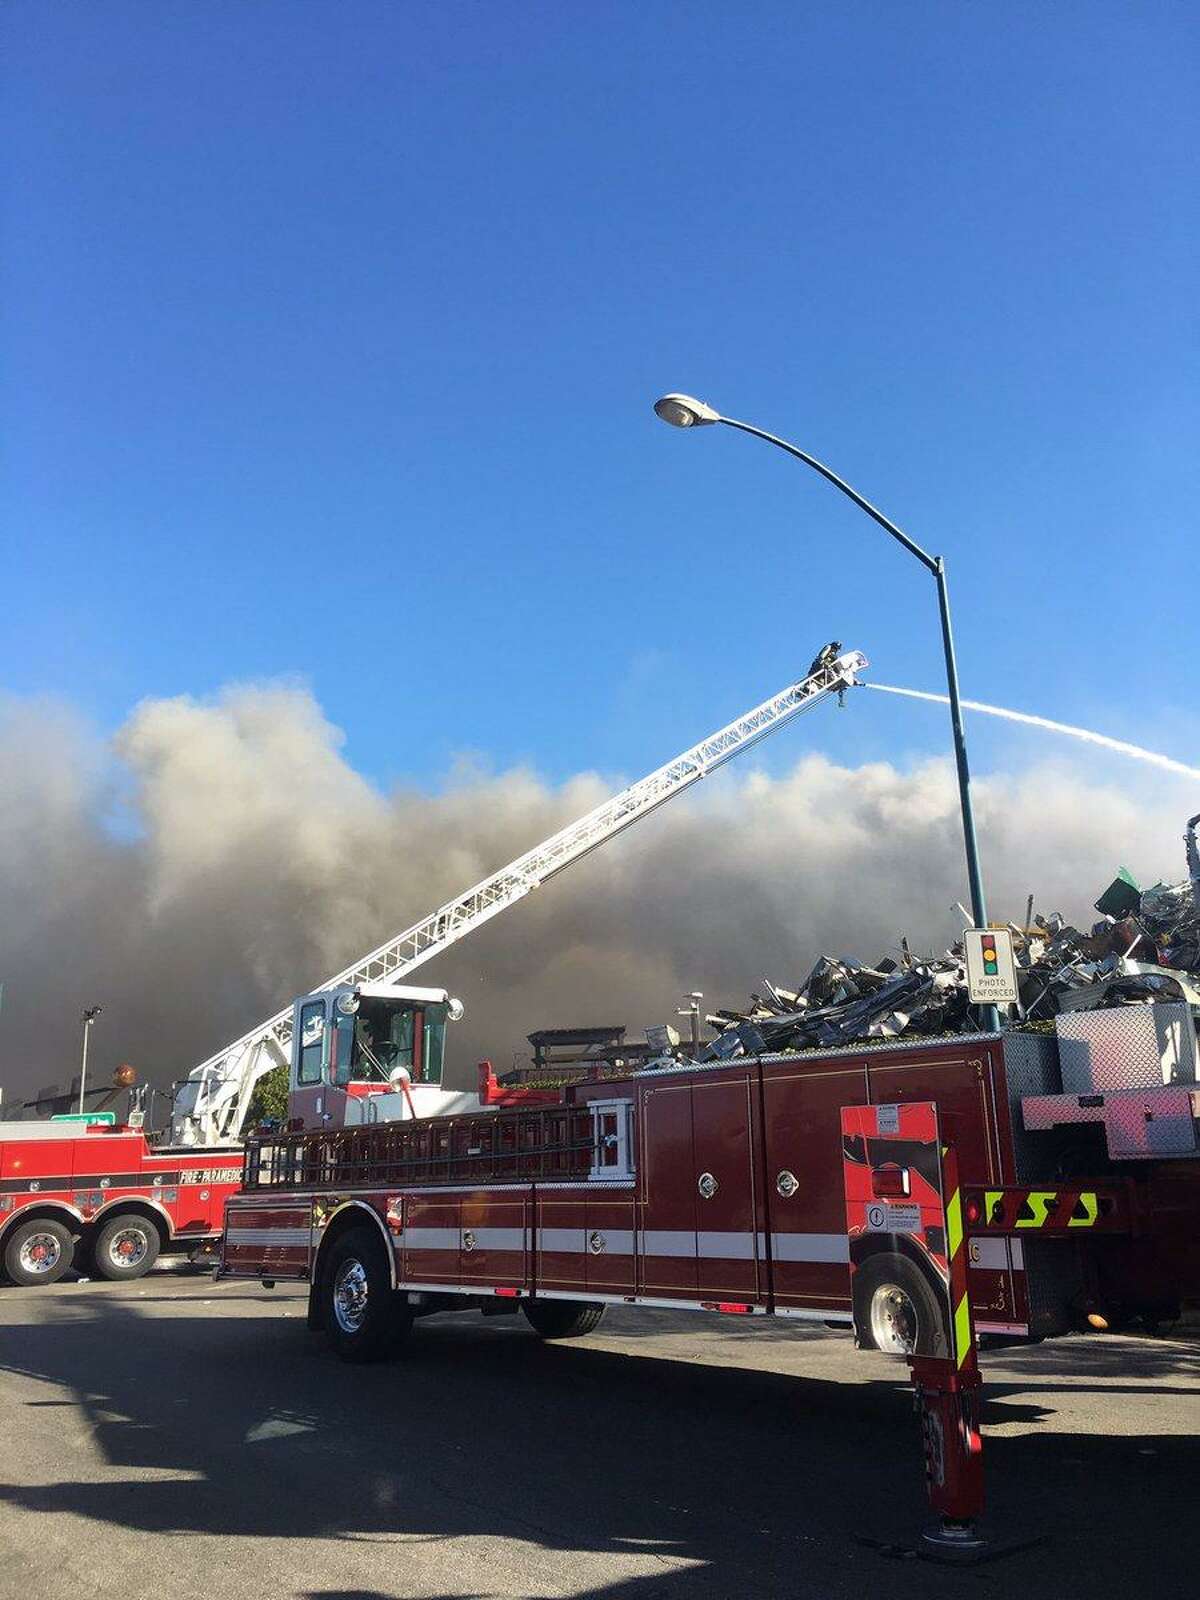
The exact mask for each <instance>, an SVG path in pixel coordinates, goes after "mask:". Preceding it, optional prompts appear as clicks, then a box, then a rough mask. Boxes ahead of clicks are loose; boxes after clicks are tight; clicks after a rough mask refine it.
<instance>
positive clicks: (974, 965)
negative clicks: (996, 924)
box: [963, 928, 1019, 1006]
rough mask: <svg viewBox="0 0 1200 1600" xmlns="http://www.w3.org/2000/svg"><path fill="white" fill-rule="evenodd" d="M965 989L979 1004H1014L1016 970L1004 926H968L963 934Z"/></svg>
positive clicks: (1015, 996) (1009, 934)
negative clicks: (965, 973) (965, 968)
mask: <svg viewBox="0 0 1200 1600" xmlns="http://www.w3.org/2000/svg"><path fill="white" fill-rule="evenodd" d="M963 949H964V951H965V954H966V958H967V992H968V994H969V995H970V998H971V999H972V1000H973V1001H975V1002H976V1003H977V1004H981V1005H993V1006H1003V1005H1015V1003H1016V1001H1017V1000H1018V998H1019V996H1018V993H1017V970H1016V965H1015V963H1014V961H1013V943H1012V934H1011V933H1010V932H1009V931H1008V929H1007V928H968V929H967V930H966V932H965V933H964V934H963Z"/></svg>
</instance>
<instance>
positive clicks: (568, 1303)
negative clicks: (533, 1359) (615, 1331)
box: [521, 1300, 604, 1339]
mask: <svg viewBox="0 0 1200 1600" xmlns="http://www.w3.org/2000/svg"><path fill="white" fill-rule="evenodd" d="M521 1310H522V1311H523V1312H524V1313H525V1317H526V1320H527V1321H528V1323H529V1326H530V1327H531V1328H532V1329H533V1331H534V1333H536V1334H537V1336H538V1338H539V1339H581V1338H582V1337H583V1335H584V1334H585V1333H591V1332H592V1330H593V1329H594V1328H596V1327H597V1326H598V1325H599V1323H600V1319H601V1317H603V1315H604V1307H603V1306H602V1305H597V1304H596V1302H595V1301H593V1300H522V1302H521Z"/></svg>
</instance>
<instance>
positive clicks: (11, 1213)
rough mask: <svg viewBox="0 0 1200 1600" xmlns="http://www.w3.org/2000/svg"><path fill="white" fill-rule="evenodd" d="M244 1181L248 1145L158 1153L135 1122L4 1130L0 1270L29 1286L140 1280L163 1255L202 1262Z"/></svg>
mask: <svg viewBox="0 0 1200 1600" xmlns="http://www.w3.org/2000/svg"><path fill="white" fill-rule="evenodd" d="M241 1172H242V1150H241V1147H240V1146H236V1147H230V1148H227V1149H219V1148H218V1149H203V1150H161V1151H156V1150H154V1149H152V1148H151V1146H150V1143H149V1141H148V1140H147V1138H146V1135H145V1134H144V1133H143V1132H142V1130H141V1129H140V1128H136V1127H131V1126H129V1124H127V1123H116V1122H113V1123H109V1122H107V1121H102V1120H97V1121H95V1122H91V1123H79V1122H75V1121H71V1122H53V1121H51V1122H11V1123H6V1122H0V1264H2V1265H3V1268H4V1273H5V1275H6V1276H7V1277H8V1278H9V1279H11V1281H12V1282H13V1283H18V1284H26V1285H29V1284H39V1283H54V1282H56V1281H57V1280H58V1279H59V1278H61V1277H62V1276H63V1274H64V1273H65V1272H67V1271H68V1270H69V1269H70V1268H71V1267H72V1266H74V1267H76V1268H77V1269H79V1270H81V1271H85V1272H94V1273H95V1274H96V1275H97V1276H99V1277H101V1278H113V1279H120V1278H140V1277H141V1275H142V1274H143V1273H144V1272H148V1271H149V1270H150V1268H151V1267H152V1266H153V1264H154V1262H155V1261H156V1260H157V1258H158V1256H159V1254H160V1253H161V1252H164V1251H174V1252H177V1253H184V1252H186V1253H188V1254H190V1255H192V1256H194V1257H195V1258H197V1259H200V1258H202V1257H203V1256H205V1255H206V1254H211V1252H212V1251H213V1248H214V1246H215V1244H216V1241H217V1239H218V1237H219V1235H220V1232H221V1226H222V1215H223V1211H224V1206H225V1201H226V1200H227V1198H228V1197H229V1196H230V1195H231V1194H233V1193H234V1192H235V1191H236V1190H237V1188H238V1185H239V1182H240V1179H241Z"/></svg>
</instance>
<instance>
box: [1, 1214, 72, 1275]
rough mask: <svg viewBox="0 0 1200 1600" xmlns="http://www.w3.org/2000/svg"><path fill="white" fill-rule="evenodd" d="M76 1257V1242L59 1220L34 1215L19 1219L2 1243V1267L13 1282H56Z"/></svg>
mask: <svg viewBox="0 0 1200 1600" xmlns="http://www.w3.org/2000/svg"><path fill="white" fill-rule="evenodd" d="M74 1259H75V1241H74V1239H73V1238H72V1237H71V1234H70V1232H69V1230H68V1229H67V1228H64V1227H63V1225H62V1223H61V1222H54V1221H53V1220H52V1219H51V1218H49V1217H35V1218H34V1219H33V1221H32V1222H21V1223H18V1224H17V1226H16V1227H15V1228H14V1229H13V1231H12V1232H11V1233H10V1234H9V1236H8V1240H7V1242H6V1244H5V1246H4V1270H5V1272H6V1273H7V1274H8V1276H9V1277H10V1278H11V1279H12V1281H13V1282H14V1283H19V1284H23V1285H26V1286H30V1287H31V1286H32V1285H33V1284H36V1283H57V1282H58V1280H59V1279H60V1278H61V1277H62V1275H63V1273H64V1272H67V1271H68V1270H69V1269H70V1266H71V1263H72V1261H73V1260H74Z"/></svg>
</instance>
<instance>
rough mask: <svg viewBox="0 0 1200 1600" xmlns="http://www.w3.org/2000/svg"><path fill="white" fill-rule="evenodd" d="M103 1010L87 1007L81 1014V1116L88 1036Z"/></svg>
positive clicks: (100, 1007)
mask: <svg viewBox="0 0 1200 1600" xmlns="http://www.w3.org/2000/svg"><path fill="white" fill-rule="evenodd" d="M103 1009H104V1008H103V1006H88V1008H87V1010H86V1011H85V1012H84V1013H83V1019H82V1020H83V1060H82V1062H81V1063H80V1067H79V1111H80V1114H81V1115H82V1113H83V1094H84V1090H85V1088H86V1087H87V1050H88V1034H89V1033H90V1032H91V1031H92V1023H93V1022H95V1020H96V1018H97V1017H98V1016H99V1015H100V1013H101V1011H102V1010H103Z"/></svg>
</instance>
